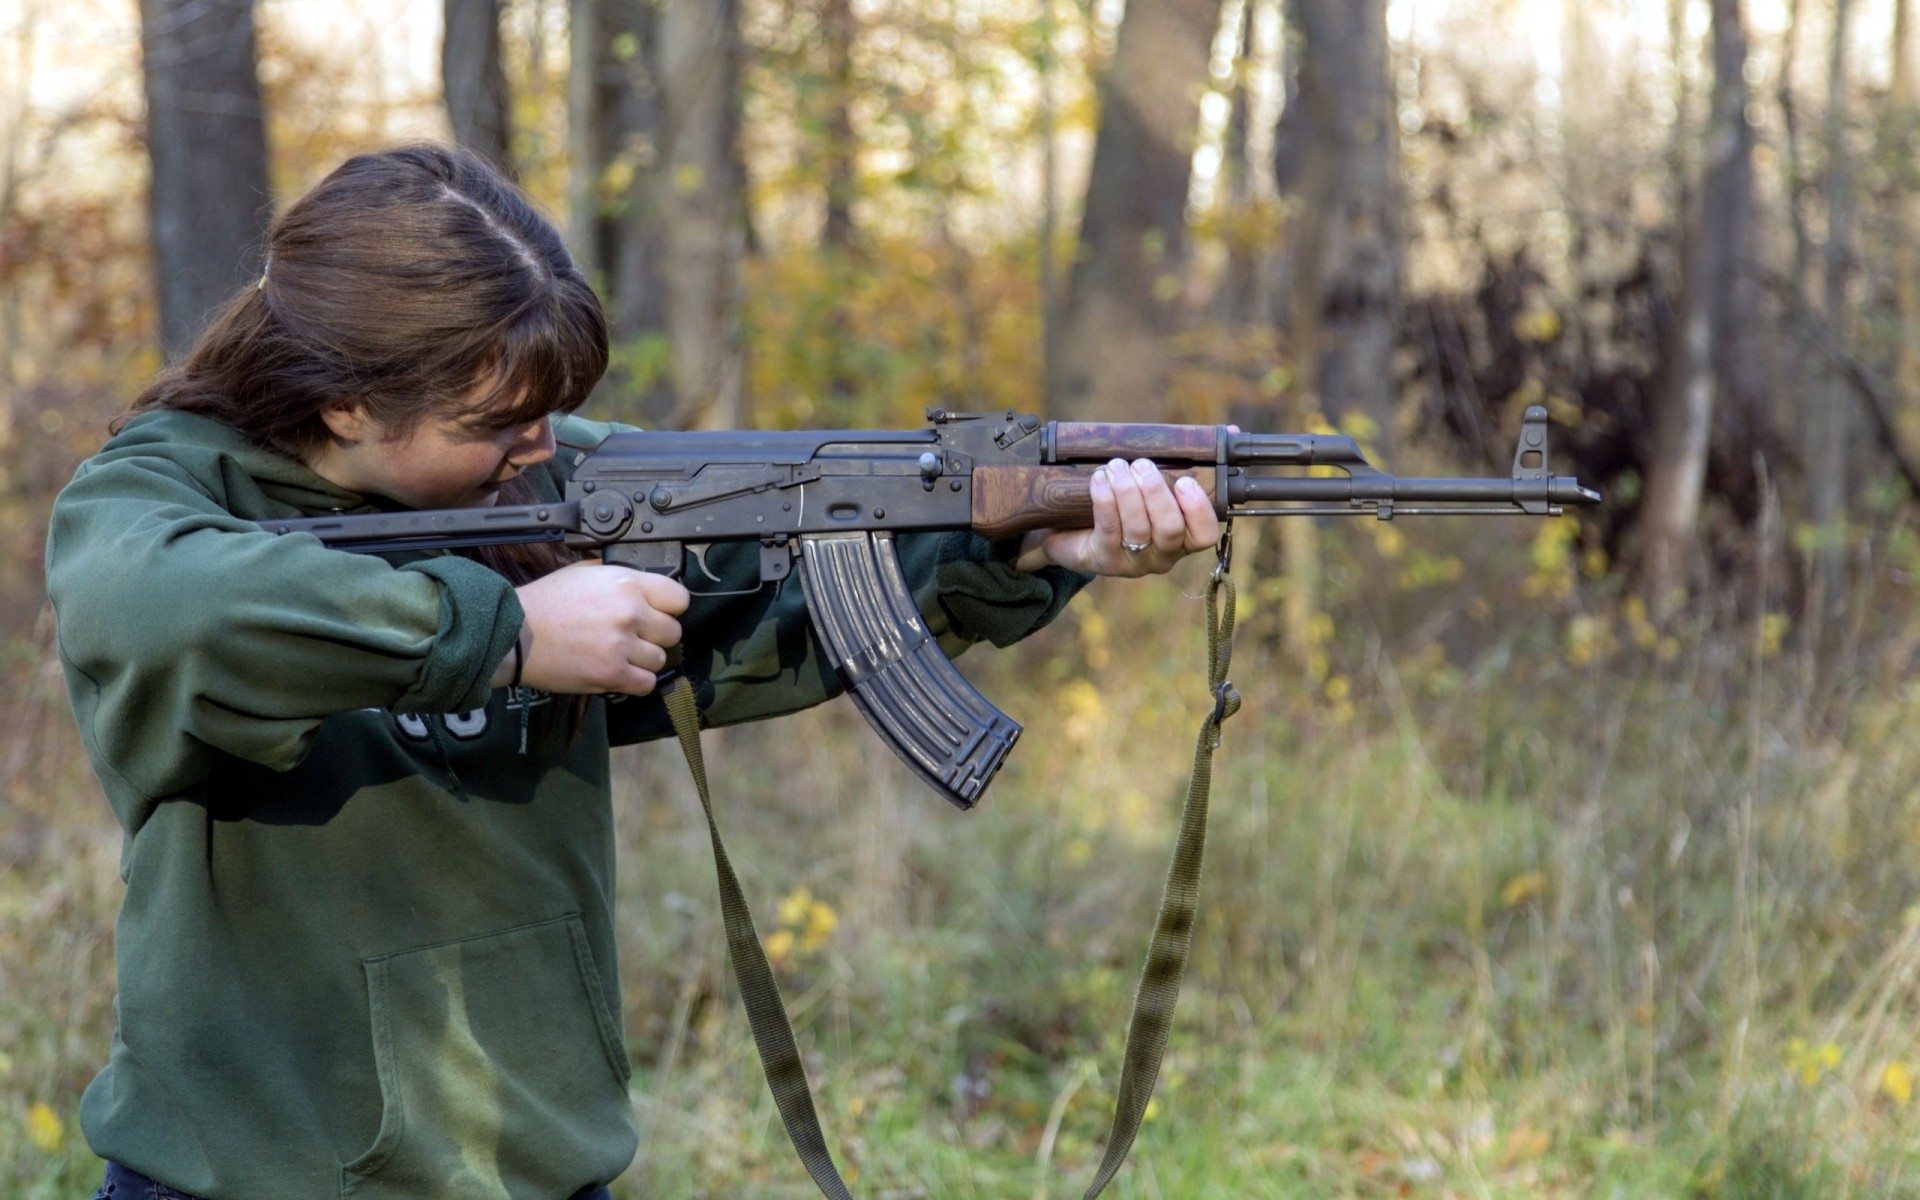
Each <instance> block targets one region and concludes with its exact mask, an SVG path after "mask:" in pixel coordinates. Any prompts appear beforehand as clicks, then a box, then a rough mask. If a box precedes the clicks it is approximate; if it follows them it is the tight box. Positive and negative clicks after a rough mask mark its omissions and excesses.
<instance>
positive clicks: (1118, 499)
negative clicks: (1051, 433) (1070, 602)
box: [1014, 458, 1220, 576]
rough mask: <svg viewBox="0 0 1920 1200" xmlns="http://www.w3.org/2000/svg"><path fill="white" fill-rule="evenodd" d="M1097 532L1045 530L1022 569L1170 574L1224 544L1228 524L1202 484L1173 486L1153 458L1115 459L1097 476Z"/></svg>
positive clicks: (1032, 540) (1093, 487)
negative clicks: (1222, 531) (1188, 559)
mask: <svg viewBox="0 0 1920 1200" xmlns="http://www.w3.org/2000/svg"><path fill="white" fill-rule="evenodd" d="M1088 490H1090V491H1091V492H1092V493H1093V528H1092V529H1054V530H1048V529H1043V530H1037V531H1035V532H1033V533H1030V534H1028V535H1027V539H1026V542H1025V544H1024V545H1023V546H1022V547H1021V550H1020V556H1019V557H1018V558H1017V559H1015V560H1014V566H1015V567H1017V568H1019V569H1020V570H1023V571H1032V570H1037V569H1038V568H1040V567H1045V566H1057V567H1067V568H1069V569H1071V570H1075V571H1084V572H1087V573H1088V574H1092V575H1125V576H1137V575H1162V574H1165V573H1166V572H1168V571H1170V570H1172V569H1173V564H1175V563H1177V562H1179V561H1180V560H1181V559H1183V558H1185V557H1186V556H1187V555H1189V554H1192V553H1194V552H1195V551H1197V550H1205V549H1207V548H1209V547H1211V546H1213V545H1214V544H1216V543H1217V542H1219V540H1220V518H1219V517H1218V516H1216V515H1214V511H1213V500H1212V498H1211V497H1209V496H1208V495H1207V493H1206V489H1204V488H1202V487H1201V486H1200V485H1199V484H1198V483H1195V482H1194V481H1193V480H1191V479H1187V478H1182V479H1180V481H1179V482H1178V483H1177V484H1175V485H1173V486H1168V483H1167V477H1166V476H1165V475H1164V474H1162V473H1161V471H1160V468H1159V467H1157V466H1155V465H1154V464H1153V463H1152V462H1150V461H1149V460H1147V459H1144V458H1141V459H1135V460H1134V461H1133V462H1132V463H1131V464H1129V463H1127V462H1125V461H1123V460H1121V459H1117V458H1116V459H1114V460H1113V461H1112V462H1111V463H1108V464H1107V465H1106V466H1104V467H1102V468H1100V469H1099V470H1098V471H1095V472H1094V473H1093V479H1092V482H1091V483H1090V484H1089V488H1088Z"/></svg>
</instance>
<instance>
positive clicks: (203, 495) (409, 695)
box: [47, 452, 522, 797]
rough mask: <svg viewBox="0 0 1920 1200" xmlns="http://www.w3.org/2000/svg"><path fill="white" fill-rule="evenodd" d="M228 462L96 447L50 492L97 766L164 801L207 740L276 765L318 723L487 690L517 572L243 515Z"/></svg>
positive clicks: (59, 572) (65, 637) (77, 700)
mask: <svg viewBox="0 0 1920 1200" xmlns="http://www.w3.org/2000/svg"><path fill="white" fill-rule="evenodd" d="M225 499H226V497H225V495H224V488H223V486H222V483H221V481H220V479H219V472H218V471H208V470H205V469H190V468H189V467H188V466H187V465H185V464H183V463H182V462H181V461H179V460H177V459H176V458H173V457H169V456H168V455H166V454H164V453H157V452H146V453H141V452H135V453H124V452H123V453H120V454H112V453H109V454H103V455H102V456H100V457H98V458H96V459H94V460H92V461H90V462H89V463H88V464H86V465H84V466H83V467H82V468H81V470H80V473H79V474H78V475H76V477H75V479H74V481H73V482H72V483H71V484H69V485H68V486H67V488H66V489H65V490H64V491H63V492H62V493H61V495H60V497H59V499H58V500H57V501H56V502H55V505H54V512H53V520H52V524H51V528H50V530H49V533H48V540H47V590H48V595H49V597H50V598H51V600H52V602H53V607H54V612H55V616H56V618H57V628H58V638H59V651H60V656H61V660H62V663H63V665H64V666H65V668H66V671H67V676H68V682H69V687H70V692H71V695H72V697H73V702H74V709H75V715H76V717H77V718H78V721H79V725H80V729H81V732H82V734H83V736H84V737H85V739H86V742H87V746H88V749H89V751H90V752H91V754H92V757H93V759H94V762H95V763H96V765H97V766H99V767H100V768H101V769H102V770H103V771H106V772H112V773H116V774H118V776H119V777H120V782H121V783H122V784H123V785H124V786H128V787H131V788H132V789H134V790H135V791H136V792H137V793H139V794H140V795H143V796H146V797H158V796H163V795H167V794H171V793H175V792H178V791H181V790H183V789H185V788H188V787H190V786H192V784H193V783H194V782H195V781H196V780H197V779H198V778H199V777H200V776H201V775H203V774H204V773H205V771H206V770H207V768H208V766H209V765H210V763H211V762H212V755H213V752H216V751H217V752H221V753H226V754H231V755H234V756H236V757H238V758H242V759H245V760H248V761H251V762H256V763H260V764H263V765H265V766H268V767H271V768H275V769H280V770H284V769H287V768H289V767H292V766H294V765H295V764H297V763H298V762H299V761H300V760H301V758H302V757H303V756H304V755H305V753H306V751H307V748H308V746H309V745H310V744H311V740H312V735H313V732H314V730H315V729H316V727H317V726H318V725H319V723H320V722H321V721H322V720H323V719H324V718H326V717H327V716H330V715H332V714H334V713H339V712H345V711H349V710H352V709H357V708H369V707H382V708H395V709H400V710H409V711H411V710H419V711H429V712H446V711H460V710H463V709H467V708H473V707H476V706H477V705H479V704H481V703H484V702H485V696H486V693H487V687H488V681H489V678H490V676H491V674H492V671H493V669H494V667H495V666H496V665H497V664H498V662H499V660H500V659H501V658H502V657H504V656H505V654H506V651H507V648H508V646H510V645H511V644H512V641H513V639H514V638H515V637H516V636H517V635H518V633H519V629H520V622H521V617H522V614H521V611H520V605H519V601H518V599H517V598H516V597H515V595H514V593H513V590H512V588H511V587H510V586H508V584H507V582H506V581H505V580H504V579H502V578H500V577H499V576H498V575H495V574H494V573H493V572H491V571H488V570H486V569H485V568H484V567H481V566H479V565H478V564H476V563H472V562H469V561H466V560H464V559H458V558H451V557H437V558H431V559H427V560H424V561H422V562H419V563H416V564H412V565H409V566H406V567H395V566H392V565H390V564H388V563H387V562H385V561H383V560H381V559H378V558H374V557H370V556H365V555H355V554H346V553H341V552H339V551H335V550H329V549H327V548H326V547H325V546H323V545H321V544H320V542H319V541H318V540H317V539H315V538H312V537H308V536H304V535H289V536H284V537H283V536H279V535H275V534H270V533H267V532H265V531H263V530H261V529H260V528H259V527H258V526H257V525H256V524H255V523H254V522H253V521H251V520H248V519H246V518H243V517H240V516H236V515H235V514H234V513H233V512H232V511H229V507H228V505H227V504H226V503H225Z"/></svg>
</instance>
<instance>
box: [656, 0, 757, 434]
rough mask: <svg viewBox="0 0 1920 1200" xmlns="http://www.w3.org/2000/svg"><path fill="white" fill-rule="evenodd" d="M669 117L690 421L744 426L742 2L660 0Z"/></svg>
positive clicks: (671, 287) (672, 236) (682, 395)
mask: <svg viewBox="0 0 1920 1200" xmlns="http://www.w3.org/2000/svg"><path fill="white" fill-rule="evenodd" d="M656 19H657V21H658V29H659V47H660V54H659V59H658V63H659V72H660V83H661V93H662V96H663V99H664V108H665V112H666V114H667V118H668V119H667V121H666V123H665V129H666V130H667V138H666V143H665V145H664V147H663V151H664V153H663V155H662V159H661V161H662V163H663V165H664V168H665V177H664V180H663V184H664V195H663V197H662V204H661V211H662V214H663V215H664V216H665V218H666V220H665V232H666V236H665V240H664V245H665V248H666V250H665V257H664V268H665V274H666V278H667V328H668V330H669V332H670V333H671V335H672V341H673V380H674V390H675V392H676V394H677V397H678V403H679V406H680V409H681V411H683V412H686V413H690V414H692V416H693V420H694V421H695V422H696V423H698V424H701V425H704V426H706V427H709V428H728V427H732V426H737V425H739V424H740V423H741V421H742V419H743V417H744V415H745V414H744V412H743V403H742V376H743V373H744V348H743V346H742V343H741V335H740V304H741V289H742V283H741V270H742V268H743V265H744V262H745V259H746V247H747V208H746V171H745V169H744V167H743V166H742V164H741V162H740V158H739V144H738V143H739V124H740V122H739V112H738V108H737V104H738V96H739V79H740V32H739V23H740V19H739V3H738V0H660V2H659V5H658V16H657V18H656Z"/></svg>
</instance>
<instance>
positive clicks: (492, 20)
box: [440, 0, 514, 174]
mask: <svg viewBox="0 0 1920 1200" xmlns="http://www.w3.org/2000/svg"><path fill="white" fill-rule="evenodd" d="M441 14H442V17H443V19H444V23H445V33H444V36H443V38H442V40H441V43H440V83H441V90H442V91H443V92H444V93H445V97H446V105H447V118H448V120H449V121H450V122H451V123H452V125H453V138H454V140H455V141H456V142H458V143H460V145H462V146H464V147H466V148H467V149H469V150H471V151H473V152H474V153H475V154H478V155H480V156H481V157H482V158H485V159H486V160H487V161H488V162H491V163H493V164H494V165H495V166H497V167H499V168H500V169H501V170H503V171H506V172H508V173H509V174H513V173H514V170H513V151H512V142H513V121H512V108H511V104H510V101H509V98H508V96H507V72H506V68H505V66H503V65H502V63H501V60H500V3H499V0H443V3H442V5H441Z"/></svg>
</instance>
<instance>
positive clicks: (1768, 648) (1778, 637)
mask: <svg viewBox="0 0 1920 1200" xmlns="http://www.w3.org/2000/svg"><path fill="white" fill-rule="evenodd" d="M1792 627H1793V621H1792V619H1791V618H1789V617H1788V616H1787V615H1786V614H1785V613H1768V614H1767V615H1766V616H1764V617H1762V618H1761V619H1760V653H1761V654H1763V655H1766V656H1767V657H1769V658H1771V657H1772V656H1774V655H1776V654H1778V653H1780V646H1781V643H1782V642H1784V641H1785V640H1786V637H1787V630H1789V629H1791V628H1792Z"/></svg>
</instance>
